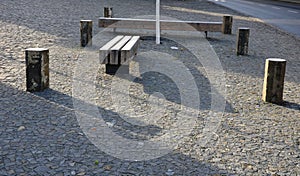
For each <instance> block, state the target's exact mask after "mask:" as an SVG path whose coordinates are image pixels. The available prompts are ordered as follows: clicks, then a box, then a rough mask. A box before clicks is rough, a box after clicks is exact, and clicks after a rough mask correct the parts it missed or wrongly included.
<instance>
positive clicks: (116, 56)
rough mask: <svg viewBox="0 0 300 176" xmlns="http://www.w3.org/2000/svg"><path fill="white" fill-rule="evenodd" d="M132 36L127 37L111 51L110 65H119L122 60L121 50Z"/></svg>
mask: <svg viewBox="0 0 300 176" xmlns="http://www.w3.org/2000/svg"><path fill="white" fill-rule="evenodd" d="M131 37H132V36H125V37H123V38H122V40H120V41H119V42H118V43H117V44H116V45H114V46H113V47H112V48H111V49H110V64H112V65H118V64H120V62H119V61H120V59H121V48H122V47H123V46H124V45H126V43H127V42H128V41H129V40H130V39H131Z"/></svg>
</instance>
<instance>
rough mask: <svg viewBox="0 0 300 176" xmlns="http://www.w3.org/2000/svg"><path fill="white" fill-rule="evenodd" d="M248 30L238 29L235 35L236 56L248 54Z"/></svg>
mask: <svg viewBox="0 0 300 176" xmlns="http://www.w3.org/2000/svg"><path fill="white" fill-rule="evenodd" d="M249 35H250V29H249V28H239V29H238V35H237V46H236V54H237V55H247V54H248V45H249Z"/></svg>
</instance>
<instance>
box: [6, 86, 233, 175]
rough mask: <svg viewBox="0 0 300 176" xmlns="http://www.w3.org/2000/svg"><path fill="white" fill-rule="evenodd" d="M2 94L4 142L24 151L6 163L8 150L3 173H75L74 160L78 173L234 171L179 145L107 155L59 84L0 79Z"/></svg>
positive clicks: (10, 150) (9, 149) (16, 151)
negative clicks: (19, 85)
mask: <svg viewBox="0 0 300 176" xmlns="http://www.w3.org/2000/svg"><path fill="white" fill-rule="evenodd" d="M0 98H1V99H0V101H1V104H2V106H1V108H0V114H1V117H0V128H1V129H3V130H4V131H2V132H1V133H0V140H1V141H3V142H1V143H0V147H1V148H2V152H4V153H7V154H8V153H12V154H16V155H18V159H17V160H16V161H15V162H13V163H6V162H8V161H9V160H10V159H9V157H10V155H3V157H2V161H3V162H4V163H3V164H9V167H2V162H0V168H1V170H0V173H1V174H2V175H7V174H8V173H9V172H10V170H11V168H13V169H14V170H15V171H16V172H18V170H20V169H21V170H22V173H26V174H29V175H45V174H48V175H57V174H60V173H65V174H70V173H69V172H70V168H71V164H72V163H74V165H76V168H81V169H80V170H78V169H76V168H74V171H75V172H76V173H77V172H78V173H79V172H85V173H86V174H88V175H89V174H90V175H95V174H96V175H97V174H101V175H132V176H134V175H166V174H167V173H174V175H197V176H198V175H200V176H201V175H215V174H222V175H232V174H231V173H229V172H228V171H226V170H225V169H220V168H218V167H217V166H215V164H214V165H212V164H210V163H208V162H206V161H205V159H203V160H201V159H200V160H199V159H195V158H197V156H194V157H191V156H187V155H184V154H181V153H178V152H175V151H174V152H171V153H169V154H167V155H165V156H162V157H160V158H157V159H152V160H147V161H140V162H133V161H124V160H121V159H117V158H114V157H112V156H110V155H107V154H105V153H104V152H102V151H101V150H99V149H98V148H97V147H96V146H94V145H93V143H92V142H91V141H90V140H89V139H88V138H87V137H86V136H85V135H84V133H83V131H82V129H81V127H80V125H79V124H78V122H77V120H76V117H75V114H74V108H73V107H72V105H71V102H72V100H73V97H71V96H69V95H66V94H64V93H61V92H58V91H56V90H52V89H48V90H45V91H43V92H38V93H29V92H25V91H22V90H17V89H15V88H13V87H11V86H8V85H5V84H2V83H0ZM77 101H80V100H77ZM82 103H85V102H82ZM92 106H93V105H92ZM97 108H100V109H101V107H97ZM19 110H21V111H22V113H18V112H19ZM20 126H22V128H20ZM10 129H19V130H10ZM131 130H132V129H131ZM8 141H10V142H9V143H8ZM16 144H17V145H16ZM10 145H12V146H10ZM96 160H97V161H98V162H99V164H97V165H95V161H96ZM72 165H73V164H72ZM129 165H130V167H126V166H129ZM117 168H118V169H117ZM82 169H83V170H82ZM16 174H18V173H16ZM8 175H9V174H8Z"/></svg>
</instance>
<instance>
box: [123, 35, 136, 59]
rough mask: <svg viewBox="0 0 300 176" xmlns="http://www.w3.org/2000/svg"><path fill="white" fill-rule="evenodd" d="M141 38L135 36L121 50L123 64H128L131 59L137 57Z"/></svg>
mask: <svg viewBox="0 0 300 176" xmlns="http://www.w3.org/2000/svg"><path fill="white" fill-rule="evenodd" d="M139 40H140V36H133V37H132V38H131V40H130V41H129V42H128V43H127V44H126V45H125V46H124V47H123V48H122V50H121V64H128V61H129V59H131V58H132V57H133V56H135V55H136V53H137V49H138V46H139Z"/></svg>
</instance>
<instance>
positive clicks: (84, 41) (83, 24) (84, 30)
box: [80, 20, 93, 47]
mask: <svg viewBox="0 0 300 176" xmlns="http://www.w3.org/2000/svg"><path fill="white" fill-rule="evenodd" d="M92 37H93V21H92V20H80V45H81V46H82V47H86V46H91V45H92Z"/></svg>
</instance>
